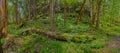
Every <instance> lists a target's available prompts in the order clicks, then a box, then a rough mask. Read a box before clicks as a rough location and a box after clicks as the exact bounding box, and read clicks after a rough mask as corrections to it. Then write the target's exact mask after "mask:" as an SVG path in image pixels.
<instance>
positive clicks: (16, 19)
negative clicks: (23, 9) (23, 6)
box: [14, 0, 20, 24]
mask: <svg viewBox="0 0 120 53" xmlns="http://www.w3.org/2000/svg"><path fill="white" fill-rule="evenodd" d="M14 9H15V11H14V16H15V21H16V24H19V22H20V18H19V11H18V0H15V2H14Z"/></svg>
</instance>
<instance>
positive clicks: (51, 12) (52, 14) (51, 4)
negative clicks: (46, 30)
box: [49, 0, 55, 31]
mask: <svg viewBox="0 0 120 53" xmlns="http://www.w3.org/2000/svg"><path fill="white" fill-rule="evenodd" d="M49 3H50V26H51V29H50V30H51V31H54V30H55V28H54V0H50V1H49Z"/></svg>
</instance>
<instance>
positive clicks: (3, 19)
mask: <svg viewBox="0 0 120 53" xmlns="http://www.w3.org/2000/svg"><path fill="white" fill-rule="evenodd" d="M0 10H1V14H2V17H1V27H0V39H1V38H3V37H6V36H7V16H6V0H1V6H0ZM0 53H3V49H2V43H1V42H0Z"/></svg>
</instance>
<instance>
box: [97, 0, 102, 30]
mask: <svg viewBox="0 0 120 53" xmlns="http://www.w3.org/2000/svg"><path fill="white" fill-rule="evenodd" d="M101 2H102V0H98V8H97V21H96V28H99V27H100V9H101Z"/></svg>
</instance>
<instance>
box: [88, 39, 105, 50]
mask: <svg viewBox="0 0 120 53" xmlns="http://www.w3.org/2000/svg"><path fill="white" fill-rule="evenodd" d="M104 46H105V43H104V42H101V41H98V40H95V41H92V43H91V44H90V47H92V48H97V49H99V48H103V47H104Z"/></svg>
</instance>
